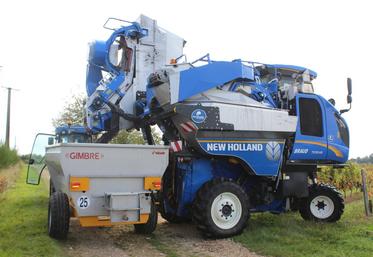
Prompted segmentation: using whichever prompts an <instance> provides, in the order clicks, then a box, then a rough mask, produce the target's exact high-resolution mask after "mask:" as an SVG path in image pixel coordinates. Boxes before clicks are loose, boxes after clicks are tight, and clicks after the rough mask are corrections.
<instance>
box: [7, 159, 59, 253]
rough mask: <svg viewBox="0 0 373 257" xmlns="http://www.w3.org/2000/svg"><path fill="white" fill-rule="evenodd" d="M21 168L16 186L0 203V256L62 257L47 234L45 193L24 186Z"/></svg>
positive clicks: (46, 190) (40, 189)
mask: <svg viewBox="0 0 373 257" xmlns="http://www.w3.org/2000/svg"><path fill="white" fill-rule="evenodd" d="M25 181H26V168H25V167H24V166H23V167H22V171H21V175H20V177H19V178H18V179H17V182H16V184H15V185H14V186H13V187H11V188H9V189H8V190H7V191H5V192H4V193H3V195H2V197H1V200H0V256H63V252H62V250H61V247H60V244H59V243H58V242H57V241H55V240H53V239H51V238H50V237H49V236H48V233H47V213H48V189H47V186H46V185H45V184H44V183H43V182H41V184H40V185H39V186H32V185H27V184H26V183H25Z"/></svg>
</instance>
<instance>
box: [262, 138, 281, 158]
mask: <svg viewBox="0 0 373 257" xmlns="http://www.w3.org/2000/svg"><path fill="white" fill-rule="evenodd" d="M280 156H281V147H280V144H279V143H277V142H274V141H270V142H268V143H267V145H266V157H267V159H268V160H271V161H277V160H279V159H280Z"/></svg>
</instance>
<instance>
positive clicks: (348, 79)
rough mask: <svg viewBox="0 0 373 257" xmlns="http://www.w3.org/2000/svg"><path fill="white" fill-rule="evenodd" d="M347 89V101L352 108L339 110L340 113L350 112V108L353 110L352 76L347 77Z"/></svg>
mask: <svg viewBox="0 0 373 257" xmlns="http://www.w3.org/2000/svg"><path fill="white" fill-rule="evenodd" d="M347 90H348V95H347V103H348V104H350V108H348V109H343V110H340V111H339V113H340V114H342V113H345V112H348V111H349V110H351V103H352V96H351V94H352V80H351V78H347Z"/></svg>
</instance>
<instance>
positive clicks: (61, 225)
mask: <svg viewBox="0 0 373 257" xmlns="http://www.w3.org/2000/svg"><path fill="white" fill-rule="evenodd" d="M69 226H70V206H69V199H68V197H67V195H66V194H64V193H61V192H55V193H53V194H52V195H51V196H50V197H49V208H48V234H49V236H50V237H52V238H55V239H66V237H67V233H68V232H69Z"/></svg>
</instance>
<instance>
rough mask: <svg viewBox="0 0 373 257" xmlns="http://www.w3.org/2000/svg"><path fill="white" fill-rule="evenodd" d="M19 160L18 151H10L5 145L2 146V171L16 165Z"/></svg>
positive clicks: (0, 148) (0, 163) (0, 147)
mask: <svg viewBox="0 0 373 257" xmlns="http://www.w3.org/2000/svg"><path fill="white" fill-rule="evenodd" d="M18 160H19V159H18V155H17V151H16V150H15V149H13V150H10V149H8V148H7V147H6V146H5V145H0V169H2V168H7V167H9V166H10V165H13V164H16V163H17V162H18Z"/></svg>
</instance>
